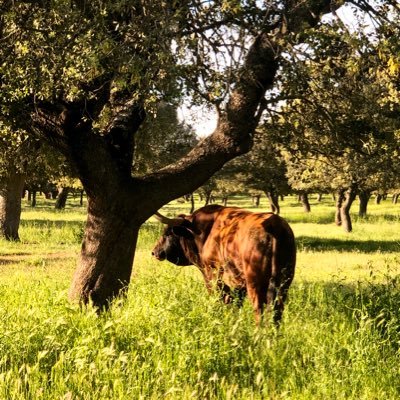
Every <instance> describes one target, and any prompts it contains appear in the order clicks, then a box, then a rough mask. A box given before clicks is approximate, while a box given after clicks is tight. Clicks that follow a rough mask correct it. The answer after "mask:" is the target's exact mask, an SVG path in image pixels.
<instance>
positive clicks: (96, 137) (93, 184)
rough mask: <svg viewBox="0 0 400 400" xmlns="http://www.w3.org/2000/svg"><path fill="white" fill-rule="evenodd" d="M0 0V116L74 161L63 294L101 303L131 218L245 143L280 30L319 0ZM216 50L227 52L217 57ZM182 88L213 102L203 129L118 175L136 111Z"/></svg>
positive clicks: (118, 289)
mask: <svg viewBox="0 0 400 400" xmlns="http://www.w3.org/2000/svg"><path fill="white" fill-rule="evenodd" d="M363 3H364V2H363ZM339 5H340V2H339V3H338V4H337V6H339ZM0 7H1V14H0V15H1V17H0V37H1V47H0V60H1V63H0V65H1V67H0V81H1V84H2V92H1V93H0V104H1V116H0V117H1V119H2V120H4V121H6V122H7V123H8V124H10V125H11V126H13V127H18V128H20V129H24V130H25V131H26V132H29V133H30V134H33V135H37V136H38V137H41V138H43V139H45V140H47V141H48V142H49V143H51V144H52V145H53V146H54V147H56V148H58V149H59V150H60V151H61V152H62V153H63V154H64V155H65V156H66V158H67V160H68V161H69V162H70V163H71V164H73V165H74V167H75V169H76V171H77V174H78V176H79V178H80V180H81V182H82V184H83V187H84V189H85V191H86V193H87V196H88V217H87V223H86V227H85V233H84V238H83V243H82V250H81V256H80V261H79V263H78V268H77V271H76V273H75V276H74V279H73V283H72V286H71V290H70V295H71V297H73V298H79V299H80V300H81V301H83V302H84V303H88V302H89V301H92V302H93V304H94V305H96V306H99V307H103V306H107V304H108V302H109V300H111V299H112V298H113V297H115V296H116V295H119V294H121V293H123V292H124V291H125V289H126V288H127V285H128V282H129V280H130V275H131V269H132V262H133V258H134V253H135V248H136V240H137V236H138V231H139V227H140V226H141V224H142V223H143V222H144V221H146V220H147V219H148V218H149V217H150V216H151V215H152V214H153V213H154V212H155V211H156V210H157V209H158V208H160V207H161V206H162V205H164V204H165V203H167V202H168V201H170V200H172V199H174V198H177V197H179V196H181V195H183V194H186V193H190V192H192V191H193V190H194V189H195V188H197V187H199V186H200V185H201V184H203V183H204V182H205V181H206V180H207V179H208V178H209V177H210V176H211V175H212V174H213V173H215V172H216V171H217V170H219V169H220V168H221V167H222V166H223V165H224V164H225V163H226V162H227V161H229V160H230V159H232V158H234V157H236V156H238V155H240V154H243V153H245V152H247V151H248V150H249V149H250V147H251V144H252V133H253V132H254V130H255V128H256V126H257V124H258V121H259V118H260V117H261V111H262V107H261V108H260V105H261V103H262V100H263V98H264V95H265V93H266V91H267V90H268V89H270V88H271V87H272V85H273V83H274V80H275V76H276V73H277V71H278V68H279V65H280V60H281V59H280V54H281V53H282V51H283V50H284V46H282V45H283V43H284V42H283V39H284V38H285V37H288V36H291V35H292V36H293V37H298V38H301V35H297V34H300V33H301V32H303V30H305V29H307V28H309V27H310V26H315V25H316V24H317V23H318V22H319V20H320V17H321V15H322V14H323V13H325V12H328V11H330V9H331V8H330V7H331V4H330V1H327V0H317V1H315V0H313V1H310V2H304V3H301V4H299V3H298V2H294V1H291V0H289V1H287V2H284V3H278V2H277V3H271V4H269V3H267V4H264V5H262V4H260V5H259V4H258V3H254V2H237V1H224V2H188V1H176V2H169V1H167V2H162V3H159V2H154V1H147V0H145V1H141V2H139V1H133V2H132V1H126V0H121V1H118V2H114V1H113V2H111V1H103V2H101V3H98V2H81V1H77V0H73V1H71V2H65V1H62V0H55V1H54V2H51V3H48V2H31V1H21V2H9V1H4V2H2V3H1V5H0ZM296 35H297V36H296ZM215 54H216V56H214V55H215ZM227 54H230V55H231V57H230V60H231V62H230V63H223V62H222V61H223V60H222V58H224V57H225V56H226V55H227ZM236 61H238V62H236ZM223 66H225V67H223ZM186 93H188V94H191V95H192V98H193V99H194V100H196V99H197V100H199V99H201V98H202V99H206V100H207V101H209V102H212V103H213V104H214V105H216V106H218V108H219V121H218V126H217V128H216V130H215V131H214V133H213V134H212V135H210V136H209V137H207V138H205V139H204V140H202V141H201V142H200V143H199V144H197V145H196V146H195V147H194V148H193V149H192V150H191V151H190V152H189V153H188V154H187V155H186V156H184V157H183V158H181V159H180V160H178V161H176V162H174V163H173V164H170V165H169V166H166V167H164V168H162V169H160V170H158V171H156V172H154V173H151V174H147V175H144V176H133V177H132V161H133V159H134V150H135V137H136V133H137V131H138V129H139V127H140V126H141V125H142V123H143V121H144V119H145V116H146V114H148V113H149V110H152V109H154V106H155V104H157V103H158V102H159V101H160V100H164V101H167V102H169V101H173V100H177V99H179V98H180V97H182V95H184V94H186Z"/></svg>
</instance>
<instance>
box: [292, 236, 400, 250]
mask: <svg viewBox="0 0 400 400" xmlns="http://www.w3.org/2000/svg"><path fill="white" fill-rule="evenodd" d="M296 242H297V246H298V249H299V250H312V251H320V252H324V251H334V250H336V251H347V252H357V253H358V252H360V253H376V252H381V253H396V252H400V242H398V241H390V240H365V241H364V240H363V241H361V240H341V239H326V238H321V239H320V238H315V237H312V236H298V237H297V238H296Z"/></svg>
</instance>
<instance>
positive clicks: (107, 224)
mask: <svg viewBox="0 0 400 400" xmlns="http://www.w3.org/2000/svg"><path fill="white" fill-rule="evenodd" d="M127 210H129V207H126V205H124V204H121V205H119V206H116V205H115V204H114V205H112V206H111V205H107V204H104V202H103V201H98V200H92V199H91V198H90V197H88V216H87V221H86V228H85V234H84V238H83V242H82V249H81V256H80V260H79V262H78V267H77V270H76V272H75V275H74V278H73V281H72V285H71V288H70V292H69V296H70V298H71V299H77V300H79V301H80V302H83V303H84V304H88V303H89V302H92V303H93V305H94V306H96V307H99V308H107V307H108V305H109V301H110V300H112V299H113V298H115V297H116V296H118V295H121V294H124V292H125V289H126V288H127V285H128V283H129V280H130V276H131V272H132V264H133V259H134V254H135V249H136V242H137V237H138V232H139V227H140V224H139V223H137V222H136V223H135V221H134V219H133V218H132V214H130V213H129V212H127Z"/></svg>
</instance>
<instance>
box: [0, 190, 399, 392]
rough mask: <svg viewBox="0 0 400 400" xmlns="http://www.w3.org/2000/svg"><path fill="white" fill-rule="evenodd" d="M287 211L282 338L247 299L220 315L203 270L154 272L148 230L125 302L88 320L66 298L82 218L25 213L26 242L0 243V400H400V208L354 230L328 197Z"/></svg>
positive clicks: (289, 204)
mask: <svg viewBox="0 0 400 400" xmlns="http://www.w3.org/2000/svg"><path fill="white" fill-rule="evenodd" d="M234 202H235V203H236V204H238V205H240V206H245V207H248V208H251V206H250V204H249V202H248V201H247V199H244V198H237V199H232V201H231V203H232V204H233V203H234ZM281 206H282V215H283V216H284V217H286V218H287V219H288V220H289V221H290V223H291V225H292V227H293V229H294V231H295V234H296V237H297V241H298V250H299V252H298V266H297V272H296V277H295V281H294V284H293V285H292V288H291V291H290V299H289V302H288V304H287V307H286V310H285V314H284V321H283V324H282V326H281V329H280V330H279V331H276V330H275V329H274V328H272V327H271V326H270V325H268V324H266V326H263V327H261V328H259V329H258V328H256V327H255V325H254V319H253V314H252V310H251V307H250V305H249V302H247V301H246V302H245V304H244V307H243V308H242V309H238V308H236V307H235V306H229V307H226V306H223V305H221V304H220V303H219V301H218V299H217V298H216V297H215V296H210V295H208V294H207V293H206V291H205V288H204V285H203V282H202V279H201V277H200V274H199V273H198V271H197V270H196V269H195V268H194V267H183V268H182V267H176V266H173V265H171V264H168V263H158V262H155V261H154V260H153V259H152V258H151V255H150V250H151V247H152V245H153V243H154V242H155V240H156V238H157V236H158V235H159V233H160V226H159V225H158V224H156V223H155V222H153V221H149V222H148V223H146V224H145V226H144V227H143V229H142V232H141V235H140V239H139V243H138V250H137V254H136V258H135V267H134V276H133V277H132V283H131V286H130V290H129V294H128V298H127V300H126V301H125V302H116V304H114V306H113V307H112V309H111V310H110V311H109V312H107V313H105V314H103V315H101V316H98V315H96V314H95V313H94V312H93V311H92V310H91V309H88V310H80V309H79V308H78V307H77V306H75V305H72V304H70V303H68V300H67V291H68V286H69V283H70V280H71V276H72V273H73V271H74V268H75V265H76V255H77V254H78V252H79V247H80V239H81V234H82V227H83V223H84V219H85V211H84V208H80V207H78V206H77V205H76V204H75V202H74V201H73V200H72V201H69V206H68V208H67V209H66V210H65V211H63V212H56V211H54V210H53V209H52V208H51V202H50V203H45V202H44V201H42V200H40V207H38V208H37V209H31V208H29V207H27V206H25V207H24V211H23V215H22V226H21V229H20V236H21V238H22V241H21V243H9V242H5V241H0V288H1V290H0V304H1V305H0V321H1V325H0V399H5V400H8V399H24V400H25V399H32V400H33V399H68V400H71V399H96V400H97V399H159V398H166V399H235V400H236V399H243V400H244V399H368V400H369V399H378V398H379V399H381V398H385V399H397V398H399V397H400V369H399V365H400V311H399V310H400V218H399V210H400V206H398V205H397V206H394V205H392V204H390V202H389V201H385V202H384V203H383V204H381V205H380V206H377V205H373V204H371V206H370V216H369V217H368V218H367V219H366V220H365V221H362V220H357V218H354V232H352V233H351V234H346V233H344V232H342V231H341V229H340V228H337V227H335V226H334V225H333V223H332V222H331V221H332V218H331V217H332V215H333V214H332V201H331V200H330V199H328V198H326V199H324V201H323V202H322V203H318V204H317V202H314V203H312V204H311V206H312V213H311V214H308V215H305V214H303V212H302V209H301V207H300V206H299V205H298V204H297V202H296V201H294V199H292V198H287V199H286V200H285V201H284V202H283V203H282V205H281ZM261 208H262V209H266V204H265V203H264V204H263V203H262V204H261ZM188 209H189V206H188V204H187V203H186V204H181V203H178V202H174V203H172V204H170V205H168V206H166V207H165V208H164V210H163V211H164V212H166V213H167V214H174V213H176V212H188ZM354 211H356V210H354Z"/></svg>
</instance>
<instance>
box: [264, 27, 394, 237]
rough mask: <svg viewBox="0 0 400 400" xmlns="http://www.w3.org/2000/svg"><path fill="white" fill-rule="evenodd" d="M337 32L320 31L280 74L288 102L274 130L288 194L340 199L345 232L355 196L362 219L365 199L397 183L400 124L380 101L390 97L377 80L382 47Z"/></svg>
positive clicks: (340, 218) (274, 121)
mask: <svg viewBox="0 0 400 400" xmlns="http://www.w3.org/2000/svg"><path fill="white" fill-rule="evenodd" d="M332 28H333V29H332ZM339 28H340V27H338V26H336V25H335V23H332V27H325V28H324V29H321V30H320V31H319V35H316V36H313V37H311V38H310V40H311V41H310V42H309V43H308V44H309V47H308V48H307V57H305V58H304V59H302V60H301V61H299V62H297V63H296V64H292V65H291V66H290V68H288V69H286V70H285V72H286V73H287V75H286V76H285V77H284V79H283V91H285V92H286V96H287V97H288V100H287V102H286V104H285V105H284V106H282V108H281V110H279V113H278V114H277V115H276V116H274V117H273V119H272V124H275V127H274V128H271V130H272V132H273V131H274V130H275V136H276V137H277V138H278V139H277V140H280V142H281V143H282V145H284V146H285V147H286V157H287V163H288V176H289V182H290V184H291V185H292V187H293V188H295V189H297V190H301V191H304V190H307V189H308V190H310V189H313V190H316V189H317V188H319V189H323V190H325V191H326V190H334V191H337V192H338V201H337V207H338V212H337V214H336V215H337V218H336V222H337V224H340V225H342V226H343V228H344V230H346V231H348V232H349V231H351V230H352V225H351V219H350V214H349V210H350V207H351V205H352V203H353V201H354V199H355V197H356V195H357V194H361V197H360V198H361V200H362V201H361V204H362V209H361V210H360V214H362V213H365V212H366V203H365V202H366V201H367V199H368V198H369V196H368V193H371V192H372V191H373V190H377V189H379V188H382V187H384V186H387V185H388V183H389V182H390V183H392V182H393V179H396V178H395V177H398V176H399V175H398V173H399V165H400V163H399V162H398V160H399V147H398V143H399V140H398V135H399V129H400V119H399V118H398V115H399V113H398V111H399V108H398V106H397V105H395V104H393V103H391V104H388V103H387V102H383V101H382V99H387V98H388V97H389V95H390V93H389V91H388V90H387V87H386V86H385V85H384V84H383V83H382V81H381V80H379V78H378V77H377V75H376V70H377V69H376V68H375V66H376V65H377V64H378V63H379V58H378V56H377V54H378V53H377V51H376V49H377V48H378V46H379V44H376V43H374V42H373V41H370V40H369V38H368V37H365V36H363V35H362V34H360V33H359V32H358V33H357V34H354V33H349V32H343V31H342V30H341V29H339ZM394 160H397V161H396V162H394ZM363 201H364V202H363Z"/></svg>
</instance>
